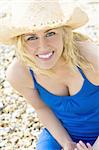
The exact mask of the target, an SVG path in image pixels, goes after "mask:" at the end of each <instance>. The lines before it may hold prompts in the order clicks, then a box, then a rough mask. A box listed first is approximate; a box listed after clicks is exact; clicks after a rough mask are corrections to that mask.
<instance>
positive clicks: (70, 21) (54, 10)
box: [0, 0, 88, 43]
mask: <svg viewBox="0 0 99 150" xmlns="http://www.w3.org/2000/svg"><path fill="white" fill-rule="evenodd" d="M0 3H1V2H0ZM3 8H4V9H3ZM0 9H1V10H0V42H1V43H6V42H10V40H13V39H14V38H15V37H16V36H19V35H22V34H25V33H29V32H33V31H37V30H42V29H49V28H55V27H59V26H70V27H71V28H72V29H76V28H78V27H81V26H83V25H84V24H86V22H87V21H88V16H87V14H86V13H85V12H84V11H83V10H81V8H80V7H77V6H75V5H74V3H69V2H66V1H65V3H63V5H62V4H60V3H59V1H58V0H22V1H19V0H10V1H8V0H6V3H4V2H2V3H1V4H0Z"/></svg>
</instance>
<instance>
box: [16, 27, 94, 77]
mask: <svg viewBox="0 0 99 150" xmlns="http://www.w3.org/2000/svg"><path fill="white" fill-rule="evenodd" d="M61 28H62V30H63V45H64V48H63V53H62V56H63V58H64V60H65V62H66V63H68V62H69V63H70V64H71V67H72V69H73V70H74V71H75V68H76V67H77V66H78V67H80V68H81V69H83V68H90V67H91V68H92V64H91V63H90V62H88V60H87V59H86V58H85V57H83V56H82V55H81V54H80V50H79V48H78V46H77V41H85V40H88V39H89V37H87V36H85V35H82V34H80V33H77V32H72V29H71V28H69V27H64V26H63V27H61ZM15 52H16V56H17V57H18V58H19V59H20V60H21V62H22V63H23V64H24V65H25V66H28V67H30V68H31V69H32V70H33V71H34V72H35V73H36V74H39V73H40V74H44V75H48V76H50V75H51V76H52V75H53V76H55V72H54V70H53V69H48V70H44V69H40V68H38V67H37V66H36V64H35V63H34V61H33V57H32V56H31V55H30V54H29V53H27V51H26V48H25V46H24V41H23V39H22V36H19V37H17V43H16V50H15Z"/></svg>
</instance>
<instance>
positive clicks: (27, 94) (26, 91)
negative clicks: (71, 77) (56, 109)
mask: <svg viewBox="0 0 99 150" xmlns="http://www.w3.org/2000/svg"><path fill="white" fill-rule="evenodd" d="M17 67H18V66H17ZM17 67H15V66H14V68H17ZM13 70H15V69H13ZM13 70H12V68H11V67H10V68H9V70H8V71H7V74H6V77H7V80H8V82H9V83H10V84H11V86H12V87H13V88H14V89H15V90H16V91H18V92H19V93H20V94H21V95H22V96H23V97H24V98H25V99H26V101H27V102H28V103H29V104H31V105H32V107H33V108H34V109H35V110H36V112H37V114H38V117H39V119H40V120H41V121H42V123H43V124H44V126H45V127H46V128H47V129H48V130H49V132H50V133H51V134H52V135H53V137H54V138H55V139H56V140H57V141H58V143H59V144H60V145H61V146H62V147H63V148H64V147H65V146H66V145H67V146H68V147H69V145H68V144H70V142H72V140H71V138H70V136H69V135H68V133H67V132H66V130H65V129H64V127H63V126H62V125H61V123H60V121H59V120H58V119H57V118H56V116H55V115H54V113H53V112H52V111H51V110H50V108H49V107H47V106H46V105H45V104H44V102H43V101H42V100H41V98H40V97H39V94H38V91H37V90H36V89H33V88H30V87H29V85H28V84H25V80H24V81H22V80H20V77H18V75H20V73H19V72H18V73H14V72H13ZM16 74H17V76H16ZM22 79H24V77H22ZM23 83H24V84H23Z"/></svg>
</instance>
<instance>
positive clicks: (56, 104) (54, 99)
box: [29, 67, 99, 145]
mask: <svg viewBox="0 0 99 150" xmlns="http://www.w3.org/2000/svg"><path fill="white" fill-rule="evenodd" d="M78 69H79V71H80V73H81V75H82V77H83V78H84V82H83V86H82V88H81V89H80V91H79V92H77V93H76V94H75V95H72V96H58V95H55V94H52V93H51V92H49V91H48V90H46V89H45V88H44V87H43V86H41V85H40V84H39V83H37V81H36V79H35V76H34V73H33V70H31V68H30V69H29V71H30V73H31V75H32V78H33V80H34V86H35V88H36V89H37V90H38V91H39V94H40V97H41V99H42V100H43V102H44V103H45V104H46V105H47V106H48V107H49V108H51V110H52V111H53V112H54V114H55V115H56V117H57V118H58V119H59V120H60V122H61V123H62V125H63V127H64V128H65V129H66V130H67V132H68V133H69V135H70V136H71V138H72V140H73V141H74V142H78V141H79V140H82V141H83V142H84V143H86V142H89V143H90V144H92V145H93V144H94V142H95V140H96V139H97V137H98V136H99V86H96V85H94V84H92V83H91V82H90V81H89V80H88V79H87V78H86V76H85V75H84V73H83V71H82V70H81V69H80V68H79V67H78Z"/></svg>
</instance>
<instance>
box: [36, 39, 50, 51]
mask: <svg viewBox="0 0 99 150" xmlns="http://www.w3.org/2000/svg"><path fill="white" fill-rule="evenodd" d="M38 48H39V50H42V51H44V50H46V49H48V46H47V42H46V39H45V38H44V37H41V38H39V45H38Z"/></svg>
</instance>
